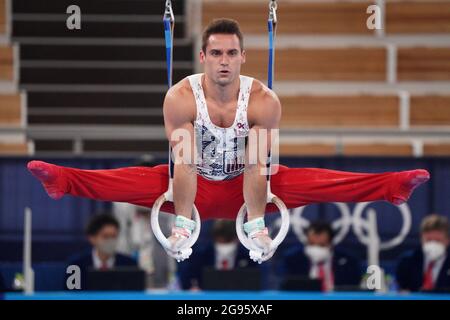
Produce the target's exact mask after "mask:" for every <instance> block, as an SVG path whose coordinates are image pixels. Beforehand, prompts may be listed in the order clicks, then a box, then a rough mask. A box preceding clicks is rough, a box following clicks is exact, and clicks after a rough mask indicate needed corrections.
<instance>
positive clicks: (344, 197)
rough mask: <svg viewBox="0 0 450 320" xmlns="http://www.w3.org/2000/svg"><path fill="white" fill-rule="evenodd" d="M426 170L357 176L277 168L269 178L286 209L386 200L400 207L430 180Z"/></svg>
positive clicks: (341, 172) (325, 171) (317, 170)
mask: <svg viewBox="0 0 450 320" xmlns="http://www.w3.org/2000/svg"><path fill="white" fill-rule="evenodd" d="M429 177H430V175H429V173H428V172H427V171H426V170H423V169H417V170H410V171H399V172H384V173H356V172H346V171H337V170H328V169H319V168H288V167H285V166H280V168H279V171H278V173H277V174H275V175H273V176H272V177H271V188H272V192H273V193H274V194H275V195H277V196H278V197H280V198H281V199H282V200H283V201H284V202H285V204H286V206H287V207H288V208H295V207H299V206H303V205H307V204H311V203H319V202H365V201H377V200H385V201H389V202H391V203H393V204H396V205H399V204H402V203H404V202H406V201H407V200H408V199H409V197H410V196H411V194H412V192H413V191H414V189H415V188H417V187H418V186H419V185H421V184H422V183H424V182H426V181H427V180H428V179H429Z"/></svg>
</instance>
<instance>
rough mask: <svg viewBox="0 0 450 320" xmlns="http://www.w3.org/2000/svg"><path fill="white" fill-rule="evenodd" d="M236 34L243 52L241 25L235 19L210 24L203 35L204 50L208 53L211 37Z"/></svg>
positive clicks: (215, 21) (214, 21)
mask: <svg viewBox="0 0 450 320" xmlns="http://www.w3.org/2000/svg"><path fill="white" fill-rule="evenodd" d="M218 33H222V34H235V35H236V36H237V37H238V38H239V45H240V47H241V51H242V50H244V37H243V35H242V32H241V28H240V27H239V23H238V22H237V21H236V20H233V19H226V18H220V19H215V20H213V21H212V22H211V23H209V24H208V25H207V26H206V28H205V30H204V31H203V35H202V50H203V52H204V53H206V46H207V45H208V40H209V37H210V36H211V35H213V34H218Z"/></svg>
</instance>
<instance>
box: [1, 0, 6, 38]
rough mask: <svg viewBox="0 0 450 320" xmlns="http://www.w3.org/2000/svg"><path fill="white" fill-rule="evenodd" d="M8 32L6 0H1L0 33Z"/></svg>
mask: <svg viewBox="0 0 450 320" xmlns="http://www.w3.org/2000/svg"><path fill="white" fill-rule="evenodd" d="M5 32H6V0H0V34H4V33H5Z"/></svg>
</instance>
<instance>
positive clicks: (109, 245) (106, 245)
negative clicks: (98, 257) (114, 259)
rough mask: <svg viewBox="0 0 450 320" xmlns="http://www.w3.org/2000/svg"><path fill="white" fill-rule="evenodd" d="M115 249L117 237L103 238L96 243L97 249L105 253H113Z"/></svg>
mask: <svg viewBox="0 0 450 320" xmlns="http://www.w3.org/2000/svg"><path fill="white" fill-rule="evenodd" d="M116 249H117V239H108V240H103V241H101V242H99V243H98V244H97V250H98V251H100V252H102V253H104V254H106V255H113V254H115V253H116Z"/></svg>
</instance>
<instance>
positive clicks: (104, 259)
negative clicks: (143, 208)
mask: <svg viewBox="0 0 450 320" xmlns="http://www.w3.org/2000/svg"><path fill="white" fill-rule="evenodd" d="M86 235H87V238H88V240H89V243H90V244H91V245H92V249H91V250H89V251H87V252H83V253H81V254H78V255H76V256H73V257H72V258H70V259H69V263H68V265H77V266H79V267H80V269H81V279H82V288H84V287H85V285H84V284H85V283H84V284H83V279H84V278H85V277H83V275H86V274H87V271H88V270H89V269H95V270H111V269H113V268H115V267H132V266H134V267H136V266H137V263H136V261H135V260H133V259H132V258H130V257H127V256H125V255H122V254H118V253H116V249H117V238H118V235H119V223H118V222H117V220H116V219H115V218H114V217H113V216H112V215H110V214H105V213H103V214H98V215H95V216H94V217H92V219H91V220H90V221H89V223H88V225H87V228H86Z"/></svg>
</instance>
